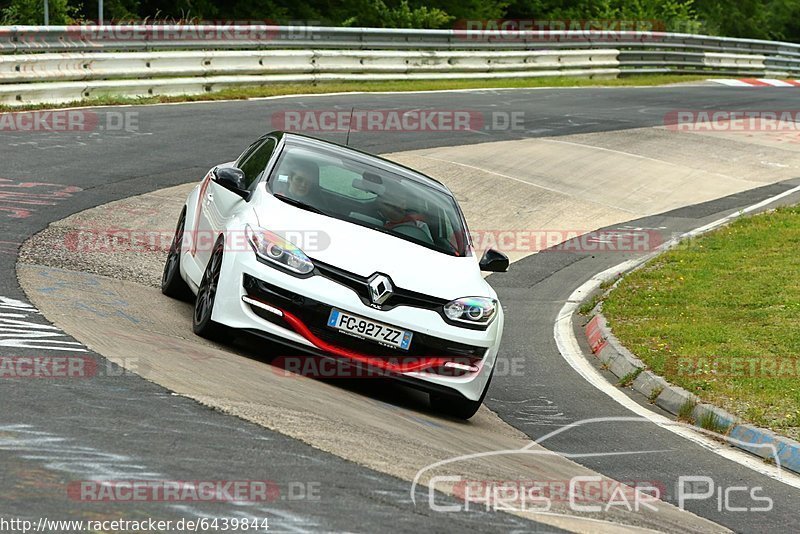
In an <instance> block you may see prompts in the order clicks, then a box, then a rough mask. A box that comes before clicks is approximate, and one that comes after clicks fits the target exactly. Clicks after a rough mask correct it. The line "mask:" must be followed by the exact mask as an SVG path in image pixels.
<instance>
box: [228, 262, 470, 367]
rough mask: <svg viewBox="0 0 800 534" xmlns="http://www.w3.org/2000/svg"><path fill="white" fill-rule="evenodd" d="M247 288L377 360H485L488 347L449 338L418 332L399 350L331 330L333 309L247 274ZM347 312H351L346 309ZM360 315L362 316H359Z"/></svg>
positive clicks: (327, 337)
mask: <svg viewBox="0 0 800 534" xmlns="http://www.w3.org/2000/svg"><path fill="white" fill-rule="evenodd" d="M243 283H244V289H245V291H246V292H247V294H248V296H250V297H252V298H255V299H258V300H262V301H264V302H266V303H269V304H272V305H273V306H277V307H278V308H281V309H283V310H285V311H287V312H289V313H291V314H292V315H295V316H296V317H298V318H299V319H300V320H301V321H303V323H305V325H306V326H307V327H308V329H309V330H310V331H311V332H312V333H313V334H314V335H315V336H317V337H318V338H320V339H321V340H323V341H325V342H326V343H330V344H331V345H336V346H337V347H341V348H343V349H348V350H352V351H356V352H359V353H361V354H365V355H368V356H373V357H376V358H405V357H409V358H432V357H466V358H469V359H471V360H477V359H482V358H483V356H484V355H485V353H486V347H476V346H473V345H465V344H463V343H456V342H455V341H449V340H447V339H442V338H438V337H435V336H430V335H427V334H423V333H420V332H414V336H413V339H412V341H411V347H409V350H402V349H395V348H392V347H386V346H383V345H379V344H378V343H374V342H372V341H368V340H364V339H360V338H356V337H353V336H349V335H347V334H344V333H341V332H339V331H337V330H334V329H332V328H328V327H327V326H326V325H327V321H328V317H329V316H330V313H331V309H332V307H331V306H329V305H327V304H325V303H322V302H319V301H317V300H315V299H312V298H309V297H304V296H302V295H298V294H297V293H294V292H292V291H288V290H286V289H283V288H281V287H278V286H275V285H273V284H270V283H268V282H264V281H263V280H258V279H257V278H254V277H252V276H250V275H248V274H245V275H244V281H243ZM251 309H252V310H253V312H254V313H256V314H257V315H258V316H259V317H262V318H264V319H266V320H268V321H270V322H272V323H276V324H279V325H281V326H284V327H288V326H289V325H288V324H286V322H285V321H284V320H283V319H282V318H280V317H278V316H277V315H274V314H271V313H269V312H266V311H263V310H261V309H259V308H257V307H255V306H252V307H251ZM344 311H347V310H344ZM356 315H358V314H357V313H356Z"/></svg>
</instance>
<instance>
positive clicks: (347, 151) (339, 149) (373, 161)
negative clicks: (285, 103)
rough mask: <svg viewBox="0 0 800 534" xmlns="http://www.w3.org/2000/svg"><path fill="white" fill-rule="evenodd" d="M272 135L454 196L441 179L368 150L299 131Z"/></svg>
mask: <svg viewBox="0 0 800 534" xmlns="http://www.w3.org/2000/svg"><path fill="white" fill-rule="evenodd" d="M268 135H270V136H276V137H279V138H280V137H283V139H284V140H285V142H286V143H287V144H290V145H293V146H302V147H304V148H307V149H311V150H313V149H314V148H318V149H324V150H327V151H329V152H334V153H337V154H340V155H342V156H345V157H348V158H350V159H353V160H356V161H359V162H362V163H366V164H369V165H371V166H373V167H378V168H382V169H384V170H387V171H389V172H392V173H394V174H398V175H400V176H402V177H404V178H408V179H410V180H413V181H415V182H418V183H421V184H424V185H427V186H428V187H431V188H433V189H436V190H438V191H441V192H442V193H445V194H447V195H449V196H451V197H452V196H453V193H452V192H451V191H450V190H449V189H448V188H447V186H445V185H444V184H442V183H441V182H440V181H438V180H435V179H433V178H431V177H430V176H426V175H424V174H422V173H421V172H419V171H415V170H414V169H410V168H408V167H406V166H404V165H400V164H399V163H395V162H393V161H390V160H388V159H385V158H382V157H380V156H376V155H374V154H369V153H367V152H363V151H361V150H357V149H355V148H351V147H348V146H344V145H340V144H338V143H333V142H330V141H324V140H322V139H318V138H316V137H310V136H308V135H302V134H297V133H290V132H282V131H277V132H271V133H270V134H268Z"/></svg>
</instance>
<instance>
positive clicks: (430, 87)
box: [0, 74, 707, 111]
mask: <svg viewBox="0 0 800 534" xmlns="http://www.w3.org/2000/svg"><path fill="white" fill-rule="evenodd" d="M706 78H707V76H682V75H679V74H653V75H642V76H628V77H624V78H609V79H602V78H596V79H590V78H577V77H568V76H562V77H556V78H518V79H500V80H414V81H392V82H390V81H387V82H359V81H352V82H321V83H316V84H314V83H295V84H271V85H261V86H258V87H237V88H230V89H224V90H222V91H215V92H210V93H204V94H199V95H180V96H151V97H140V98H131V97H121V96H114V95H109V96H103V97H97V98H90V99H86V100H81V101H76V102H69V103H65V104H33V105H26V106H7V105H0V111H23V110H31V109H54V108H63V107H72V106H78V105H80V106H110V105H133V104H157V103H164V102H197V101H208V100H238V99H246V98H259V97H267V96H280V95H294V94H311V93H313V94H316V93H340V92H355V91H364V92H377V91H436V90H446V89H482V88H486V87H492V88H527V87H589V86H607V87H619V86H642V85H664V84H670V83H679V82H691V81H697V80H704V79H706Z"/></svg>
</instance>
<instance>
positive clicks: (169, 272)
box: [161, 209, 192, 301]
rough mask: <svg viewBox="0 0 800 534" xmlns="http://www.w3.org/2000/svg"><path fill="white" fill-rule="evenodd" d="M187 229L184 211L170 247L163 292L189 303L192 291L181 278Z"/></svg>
mask: <svg viewBox="0 0 800 534" xmlns="http://www.w3.org/2000/svg"><path fill="white" fill-rule="evenodd" d="M185 228H186V210H185V209H184V210H183V212H182V213H181V216H180V218H179V219H178V225H177V227H176V228H175V235H174V236H173V238H172V244H171V245H170V247H169V255H168V256H167V261H166V262H165V263H164V272H163V274H162V275H161V292H162V293H163V294H165V295H166V296H168V297H172V298H174V299H178V300H185V301H189V300H191V298H192V290H191V289H189V286H188V284H187V283H186V281H185V280H184V279H183V278H182V277H181V247H182V246H183V231H184V229H185Z"/></svg>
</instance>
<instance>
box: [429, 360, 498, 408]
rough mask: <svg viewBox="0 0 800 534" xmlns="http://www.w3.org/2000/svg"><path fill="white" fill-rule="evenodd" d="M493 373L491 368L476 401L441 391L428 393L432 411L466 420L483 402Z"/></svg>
mask: <svg viewBox="0 0 800 534" xmlns="http://www.w3.org/2000/svg"><path fill="white" fill-rule="evenodd" d="M493 375H494V369H492V374H491V375H489V380H488V381H487V382H486V386H484V388H483V393H481V398H480V399H478V400H476V401H471V400H469V399H465V398H464V397H462V396H460V395H447V394H442V393H430V394H429V398H430V403H431V408H433V410H434V411H436V412H439V413H440V414H443V415H448V416H450V417H453V418H455V419H463V420H465V421H466V420H467V419H469V418H470V417H472V416H473V415H475V414H476V413H478V410H479V409H480V407H481V404H483V399H484V398H486V393H487V392H488V391H489V384H491V383H492V376H493Z"/></svg>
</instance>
